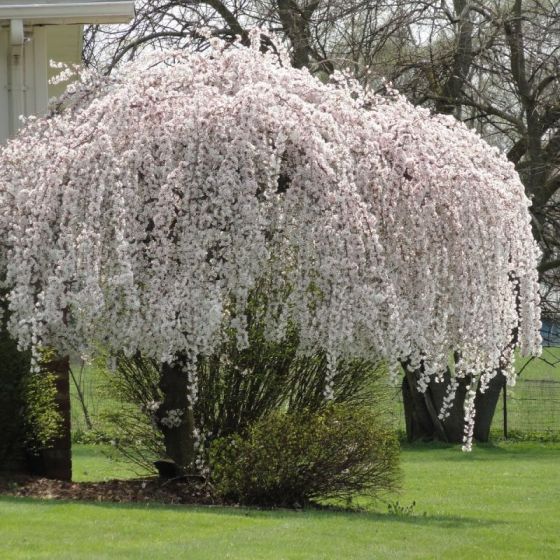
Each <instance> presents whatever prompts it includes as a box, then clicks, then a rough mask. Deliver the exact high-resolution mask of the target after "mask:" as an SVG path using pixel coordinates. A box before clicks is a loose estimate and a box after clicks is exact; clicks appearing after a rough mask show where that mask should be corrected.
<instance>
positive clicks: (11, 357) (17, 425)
mask: <svg viewBox="0 0 560 560" xmlns="http://www.w3.org/2000/svg"><path fill="white" fill-rule="evenodd" d="M2 307H3V308H4V309H3V311H4V317H3V320H2V321H0V427H1V430H0V470H3V471H9V470H16V471H17V470H25V469H26V467H27V455H28V454H29V453H34V452H35V451H37V450H38V449H40V448H42V447H46V446H48V445H49V443H50V442H51V440H52V439H53V438H54V437H55V436H56V435H57V434H58V431H59V429H60V425H61V416H60V414H59V412H58V411H57V408H56V400H55V399H56V386H55V378H54V376H53V375H52V374H50V373H48V372H47V371H40V372H31V371H30V363H31V361H30V353H29V352H28V351H24V352H21V351H19V350H18V348H17V344H16V342H15V341H14V340H13V339H12V338H11V337H10V336H9V334H8V333H7V331H6V328H5V322H6V318H7V311H6V309H5V304H2ZM43 357H44V360H45V361H48V357H49V354H48V352H47V351H44V356H43Z"/></svg>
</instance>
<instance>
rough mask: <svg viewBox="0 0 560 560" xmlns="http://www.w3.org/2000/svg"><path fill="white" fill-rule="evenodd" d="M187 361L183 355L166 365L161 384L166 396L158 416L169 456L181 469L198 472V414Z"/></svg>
mask: <svg viewBox="0 0 560 560" xmlns="http://www.w3.org/2000/svg"><path fill="white" fill-rule="evenodd" d="M183 363H184V361H183V360H181V359H179V360H177V361H176V362H175V363H173V364H167V363H165V364H163V365H162V368H161V376H160V382H159V387H160V389H161V392H162V393H163V397H164V398H163V402H162V404H161V406H160V407H159V409H158V419H159V424H160V429H161V432H162V434H163V439H164V444H165V452H166V454H167V456H168V458H169V459H171V460H172V461H173V462H174V463H175V464H176V465H177V467H179V469H181V471H183V472H186V473H194V471H195V465H194V462H195V437H194V415H193V408H192V406H191V405H190V404H189V379H188V375H187V373H186V372H185V371H184V368H183ZM177 414H178V415H179V416H177ZM174 419H177V420H176V421H173V420H174Z"/></svg>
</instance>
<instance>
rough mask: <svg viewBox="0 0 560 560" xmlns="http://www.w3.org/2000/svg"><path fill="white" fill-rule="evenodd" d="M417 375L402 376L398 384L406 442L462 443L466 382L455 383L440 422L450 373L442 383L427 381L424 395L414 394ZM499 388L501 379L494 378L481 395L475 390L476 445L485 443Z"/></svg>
mask: <svg viewBox="0 0 560 560" xmlns="http://www.w3.org/2000/svg"><path fill="white" fill-rule="evenodd" d="M405 371H406V369H405ZM419 374H420V372H418V371H416V372H406V374H405V377H404V379H403V383H402V396H403V404H404V414H405V424H406V437H407V440H408V441H409V442H414V441H434V440H435V441H444V442H448V443H462V442H463V435H464V427H465V420H464V408H463V406H464V403H465V397H466V394H467V385H468V380H466V379H461V380H460V381H459V386H458V387H457V391H456V395H455V400H454V402H453V405H452V408H451V409H450V410H449V416H448V417H447V418H445V419H443V420H440V419H439V418H438V414H439V411H440V410H441V407H442V405H443V399H444V397H445V395H446V392H447V387H448V386H449V382H450V373H449V371H448V372H447V373H446V374H445V376H444V381H443V382H442V383H436V382H435V381H431V382H430V383H429V385H428V388H427V389H426V391H425V392H424V393H422V392H420V391H419V390H418V386H417V379H418V376H419ZM503 385H504V378H503V376H501V375H497V376H495V377H494V378H493V379H492V380H491V382H490V384H489V387H488V388H487V390H486V391H485V392H484V393H481V392H480V391H479V390H477V393H476V397H475V409H476V416H475V425H474V438H475V439H476V440H477V441H480V442H487V441H488V438H489V436H490V426H491V424H492V419H493V418H494V412H495V411H496V406H497V404H498V399H499V396H500V391H501V389H502V387H503Z"/></svg>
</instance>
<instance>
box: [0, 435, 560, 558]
mask: <svg viewBox="0 0 560 560" xmlns="http://www.w3.org/2000/svg"><path fill="white" fill-rule="evenodd" d="M559 467H560V445H558V444H546V445H544V444H537V443H516V444H500V445H499V446H496V447H483V448H481V447H479V448H477V449H475V450H474V451H473V452H472V453H471V454H465V453H461V452H460V451H459V450H458V449H457V448H437V447H431V448H415V447H408V448H405V449H404V451H403V471H404V483H403V487H404V488H403V493H402V494H401V495H400V496H398V497H397V496H394V497H391V498H390V500H391V501H395V500H397V499H398V500H399V502H400V503H401V504H402V505H404V506H408V505H410V504H411V503H412V501H415V502H416V506H415V508H414V511H415V513H414V515H408V516H395V515H389V514H388V513H387V512H386V511H387V507H386V505H384V504H380V503H379V504H373V505H369V506H368V509H367V511H366V512H363V513H351V512H350V513H340V512H328V511H305V512H303V513H302V512H295V511H284V510H281V511H258V510H250V509H241V508H194V507H180V506H175V507H163V506H155V505H152V506H144V505H142V506H118V505H108V504H101V503H96V504H85V503H81V504H79V503H55V502H41V501H34V500H28V499H7V498H3V499H0V558H2V559H3V560H4V559H5V560H10V559H26V560H27V559H34V558H47V559H64V558H68V559H85V558H91V559H96V560H97V559H103V558H119V559H120V558H134V559H137V558H138V559H142V558H146V559H148V558H149V559H158V558H188V559H189V560H198V559H209V560H219V559H222V558H231V559H240V560H252V559H261V558H262V559H266V560H280V559H330V558H332V559H336V560H339V559H342V560H344V559H354V558H356V559H361V558H363V559H368V560H371V559H378V558H379V559H385V558H394V559H399V560H400V559H409V558H425V559H439V558H446V559H462V558H464V559H469V560H471V559H497V560H498V559H499V560H502V559H508V558H518V559H520V560H521V559H523V560H525V559H527V558H535V559H538V560H546V559H558V558H560V476H559V475H560V468H559ZM115 469H116V470H115ZM121 469H122V465H119V464H118V463H117V464H116V463H112V462H109V461H108V460H106V459H103V458H102V457H100V456H99V455H98V454H97V453H96V448H91V447H83V446H79V447H77V449H76V455H75V471H76V473H77V474H78V478H81V479H82V480H83V479H86V478H87V479H90V480H94V479H95V480H99V479H103V478H105V477H107V476H110V475H111V472H114V473H116V474H121V475H122V474H123V472H122V470H121ZM85 473H87V474H85ZM364 505H366V504H364ZM424 512H425V515H424Z"/></svg>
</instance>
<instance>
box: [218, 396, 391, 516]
mask: <svg viewBox="0 0 560 560" xmlns="http://www.w3.org/2000/svg"><path fill="white" fill-rule="evenodd" d="M398 460H399V447H398V443H397V440H396V438H395V435H394V431H393V430H392V429H391V428H390V427H389V426H387V425H386V424H385V422H384V421H382V420H381V419H380V417H379V416H378V415H377V414H375V413H374V412H373V411H372V409H371V408H365V407H356V406H348V405H337V404H333V405H330V406H326V407H325V408H323V409H322V410H319V411H311V412H305V411H304V412H297V413H282V412H278V411H277V412H274V413H272V414H270V415H268V416H266V417H265V418H263V419H261V420H259V421H258V422H256V423H255V424H254V425H252V426H251V427H250V428H249V429H248V430H247V432H246V435H245V436H241V435H239V434H236V435H232V436H230V437H226V438H220V439H218V440H216V441H214V443H213V444H212V446H211V448H210V461H209V462H210V472H211V481H212V483H213V485H214V486H215V488H216V491H217V492H218V494H220V495H221V496H222V497H223V498H224V499H226V500H229V501H233V502H238V503H243V504H248V505H263V506H298V505H301V506H303V505H305V504H307V503H309V502H310V501H316V500H318V499H326V498H337V499H349V498H351V497H352V496H353V495H355V494H357V493H360V494H365V495H369V496H374V497H375V496H377V495H379V494H382V493H384V492H386V491H390V490H394V489H395V488H396V486H397V483H398V478H399V477H398V472H399V471H398Z"/></svg>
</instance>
